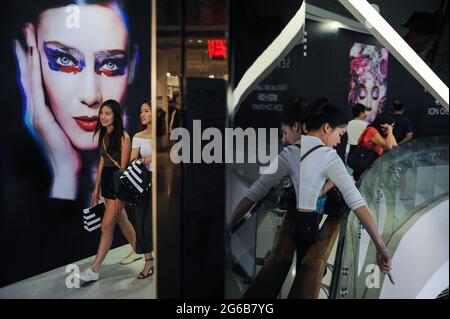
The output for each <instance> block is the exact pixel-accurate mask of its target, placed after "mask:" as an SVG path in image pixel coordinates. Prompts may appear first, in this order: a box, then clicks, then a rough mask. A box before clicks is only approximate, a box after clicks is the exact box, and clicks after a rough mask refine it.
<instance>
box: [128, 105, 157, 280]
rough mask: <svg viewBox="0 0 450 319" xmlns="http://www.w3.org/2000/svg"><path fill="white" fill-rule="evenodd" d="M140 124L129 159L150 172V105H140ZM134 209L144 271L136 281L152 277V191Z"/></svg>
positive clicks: (139, 250) (138, 251)
mask: <svg viewBox="0 0 450 319" xmlns="http://www.w3.org/2000/svg"><path fill="white" fill-rule="evenodd" d="M140 119H141V124H142V127H143V128H144V130H142V131H140V132H138V133H136V135H134V137H133V141H132V146H131V156H130V159H131V160H134V159H135V158H140V160H141V162H142V163H143V164H144V165H145V166H147V168H148V170H149V171H150V174H151V171H152V109H151V106H150V103H148V102H144V103H143V104H142V105H141V114H140ZM133 208H134V212H135V222H134V223H135V225H134V227H135V230H136V253H138V254H144V256H145V265H144V269H143V270H142V271H141V272H140V273H139V275H138V279H144V278H147V277H149V276H151V275H153V255H152V252H153V244H152V191H151V188H149V190H148V191H147V193H146V194H145V196H144V199H143V200H142V201H141V202H140V203H139V204H137V205H136V206H135V207H133Z"/></svg>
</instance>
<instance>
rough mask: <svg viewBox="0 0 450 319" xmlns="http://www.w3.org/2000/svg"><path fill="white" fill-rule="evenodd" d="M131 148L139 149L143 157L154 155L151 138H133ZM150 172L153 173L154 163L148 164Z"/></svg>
mask: <svg viewBox="0 0 450 319" xmlns="http://www.w3.org/2000/svg"><path fill="white" fill-rule="evenodd" d="M131 148H138V149H139V155H140V156H141V157H144V156H150V155H152V140H151V139H149V138H142V137H137V136H134V137H133V142H132V143H131ZM146 166H147V168H148V170H149V171H152V163H149V164H146Z"/></svg>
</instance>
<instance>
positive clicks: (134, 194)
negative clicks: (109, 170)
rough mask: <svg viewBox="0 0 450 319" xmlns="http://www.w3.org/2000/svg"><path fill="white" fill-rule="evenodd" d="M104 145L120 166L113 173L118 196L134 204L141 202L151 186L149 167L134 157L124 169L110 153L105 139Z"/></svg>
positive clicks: (115, 190)
mask: <svg viewBox="0 0 450 319" xmlns="http://www.w3.org/2000/svg"><path fill="white" fill-rule="evenodd" d="M103 147H104V149H105V152H106V154H107V155H108V157H109V158H110V160H111V161H112V162H113V163H114V165H116V166H117V167H118V168H119V169H118V170H117V171H115V172H114V173H113V183H114V194H115V196H116V198H117V199H120V200H122V201H124V202H126V203H129V204H132V205H136V204H139V203H140V202H141V201H142V200H143V198H144V196H145V193H146V192H147V191H148V189H149V188H150V186H151V178H150V172H149V171H148V169H147V167H145V165H144V164H143V163H142V162H141V160H140V159H134V160H133V161H131V162H130V163H129V164H128V165H127V167H126V168H125V169H122V168H121V167H120V165H119V163H117V161H116V160H114V159H113V158H112V157H111V155H109V153H108V151H107V149H106V145H105V141H104V140H103Z"/></svg>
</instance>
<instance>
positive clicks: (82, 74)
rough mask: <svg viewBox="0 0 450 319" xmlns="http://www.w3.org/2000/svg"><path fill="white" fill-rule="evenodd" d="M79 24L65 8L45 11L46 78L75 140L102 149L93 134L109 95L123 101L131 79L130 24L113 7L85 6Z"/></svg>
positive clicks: (40, 31)
mask: <svg viewBox="0 0 450 319" xmlns="http://www.w3.org/2000/svg"><path fill="white" fill-rule="evenodd" d="M79 9H80V10H79V14H80V25H79V28H68V27H67V26H66V19H67V16H68V13H66V11H65V8H64V7H62V8H55V9H49V10H46V11H44V12H43V13H42V14H41V16H40V19H39V23H38V27H37V39H38V48H39V51H40V57H41V65H42V76H43V81H44V86H45V90H46V92H47V94H48V98H49V103H50V108H51V110H52V113H53V114H54V116H55V118H56V120H57V122H58V123H59V125H60V126H61V127H62V129H63V130H64V131H65V133H66V134H67V136H68V137H69V139H70V141H71V143H72V144H73V145H74V146H75V147H76V148H77V149H81V150H88V149H94V148H96V147H97V143H96V141H94V140H93V138H92V137H93V132H94V130H95V126H96V123H97V118H98V114H99V109H100V106H101V104H102V102H103V101H105V100H108V99H114V100H117V101H118V102H119V103H121V104H122V103H123V100H124V98H125V93H126V89H127V86H128V80H129V69H130V67H129V66H130V59H131V57H130V56H129V52H128V46H129V44H128V32H127V26H126V24H125V22H124V20H123V18H122V17H121V15H120V12H118V11H117V10H116V9H114V8H113V7H107V6H98V5H86V6H79Z"/></svg>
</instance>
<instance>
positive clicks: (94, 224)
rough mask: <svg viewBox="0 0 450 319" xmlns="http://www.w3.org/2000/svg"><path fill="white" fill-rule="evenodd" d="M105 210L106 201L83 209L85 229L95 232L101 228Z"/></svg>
mask: <svg viewBox="0 0 450 319" xmlns="http://www.w3.org/2000/svg"><path fill="white" fill-rule="evenodd" d="M104 212H105V204H104V203H100V204H98V205H95V206H93V207H88V208H85V209H83V220H84V229H85V230H87V231H88V232H93V231H94V230H96V229H98V228H100V226H101V225H102V217H103V214H104Z"/></svg>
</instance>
